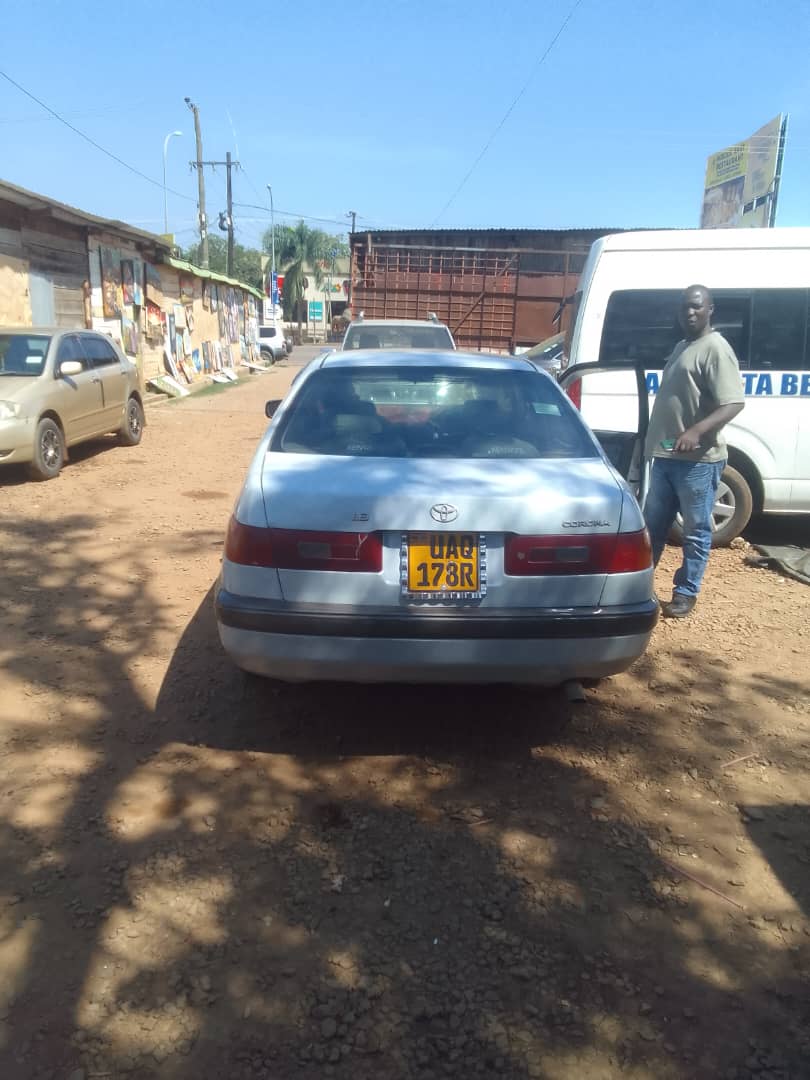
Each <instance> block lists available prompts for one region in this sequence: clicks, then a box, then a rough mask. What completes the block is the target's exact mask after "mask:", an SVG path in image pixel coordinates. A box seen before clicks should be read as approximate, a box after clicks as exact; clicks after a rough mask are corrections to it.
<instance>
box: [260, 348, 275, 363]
mask: <svg viewBox="0 0 810 1080" xmlns="http://www.w3.org/2000/svg"><path fill="white" fill-rule="evenodd" d="M260 355H261V358H262V360H263V361H264V362H265V364H267V365H268V366H269V365H270V364H275V362H276V354H275V353H274V352H272V350H270V349H262V350H261V353H260Z"/></svg>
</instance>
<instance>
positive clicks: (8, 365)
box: [0, 334, 51, 375]
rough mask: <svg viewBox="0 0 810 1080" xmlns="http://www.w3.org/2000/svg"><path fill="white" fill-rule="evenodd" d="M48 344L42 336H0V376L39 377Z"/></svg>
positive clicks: (48, 341) (47, 339)
mask: <svg viewBox="0 0 810 1080" xmlns="http://www.w3.org/2000/svg"><path fill="white" fill-rule="evenodd" d="M50 343H51V339H50V338H49V337H46V336H45V335H44V334H0V375H41V374H42V372H43V371H44V369H45V357H46V356H47V355H48V346H49V345H50Z"/></svg>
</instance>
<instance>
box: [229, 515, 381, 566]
mask: <svg viewBox="0 0 810 1080" xmlns="http://www.w3.org/2000/svg"><path fill="white" fill-rule="evenodd" d="M225 558H226V559H228V560H230V562H235V563H240V564H241V565H242V566H268V567H275V568H276V569H278V570H348V571H361V572H365V573H377V572H379V571H380V570H381V569H382V539H381V537H380V535H379V533H354V532H352V533H344V532H313V531H310V530H299V529H263V528H260V527H258V526H256V525H243V524H242V522H241V521H237V519H236V518H235V517H232V518H231V521H230V524H229V526H228V536H227V538H226V540H225Z"/></svg>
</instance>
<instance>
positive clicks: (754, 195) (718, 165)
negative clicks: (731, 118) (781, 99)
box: [700, 115, 787, 229]
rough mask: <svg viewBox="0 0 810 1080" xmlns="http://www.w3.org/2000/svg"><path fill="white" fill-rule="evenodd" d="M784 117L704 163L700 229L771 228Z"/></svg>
mask: <svg viewBox="0 0 810 1080" xmlns="http://www.w3.org/2000/svg"><path fill="white" fill-rule="evenodd" d="M786 128H787V117H783V116H781V115H780V116H777V117H775V118H774V119H773V120H771V121H770V122H769V123H767V124H765V126H764V127H761V128H760V129H759V131H756V132H754V134H753V135H751V136H750V138H748V139H746V140H745V141H744V142H740V143H735V144H734V146H728V147H726V148H725V150H720V151H718V153H716V154H712V155H711V156H710V157H709V159H708V161H707V162H706V183H705V186H704V192H703V210H702V213H701V216H700V227H701V228H702V229H729V228H751V227H752V226H753V227H757V226H765V227H767V226H769V225H773V223H774V220H775V216H776V196H777V191H778V187H779V174H780V172H781V164H782V153H783V151H784V144H785V132H786Z"/></svg>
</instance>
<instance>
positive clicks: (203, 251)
mask: <svg viewBox="0 0 810 1080" xmlns="http://www.w3.org/2000/svg"><path fill="white" fill-rule="evenodd" d="M185 102H186V105H188V107H189V109H191V111H192V113H193V114H194V136H195V138H196V140H197V160H196V162H194V161H192V162H191V167H192V169H194V168H196V170H197V190H198V192H199V196H198V200H199V211H200V265H201V266H202V267H203V269H204V270H207V269H208V221H207V219H206V216H205V175H204V173H203V159H202V153H203V150H202V134H201V132H200V110H199V109H198V108H197V106H196V105H195V104H194V102H193V101H192V100H191V98H186V99H185Z"/></svg>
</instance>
